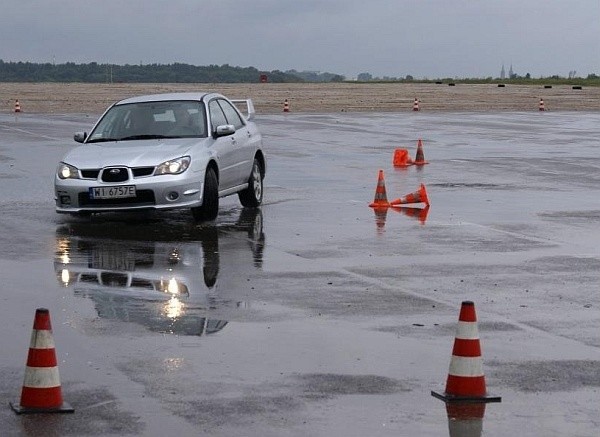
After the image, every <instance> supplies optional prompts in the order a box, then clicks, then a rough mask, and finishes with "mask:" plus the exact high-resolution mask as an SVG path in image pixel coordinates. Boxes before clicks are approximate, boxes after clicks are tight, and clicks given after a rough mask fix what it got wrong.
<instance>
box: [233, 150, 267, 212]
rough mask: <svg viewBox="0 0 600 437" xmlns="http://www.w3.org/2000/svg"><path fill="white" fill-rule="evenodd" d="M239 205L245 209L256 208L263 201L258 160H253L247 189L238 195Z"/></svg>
mask: <svg viewBox="0 0 600 437" xmlns="http://www.w3.org/2000/svg"><path fill="white" fill-rule="evenodd" d="M238 197H239V198H240V203H241V204H242V206H244V207H246V208H256V207H257V206H260V204H261V203H262V200H263V175H262V168H261V167H260V163H259V162H258V159H256V158H255V159H254V163H253V164H252V172H251V173H250V177H249V178H248V188H246V189H245V190H243V191H240V192H239V193H238Z"/></svg>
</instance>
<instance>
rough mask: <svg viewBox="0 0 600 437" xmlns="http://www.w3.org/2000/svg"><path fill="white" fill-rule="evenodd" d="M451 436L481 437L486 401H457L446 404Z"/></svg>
mask: <svg viewBox="0 0 600 437" xmlns="http://www.w3.org/2000/svg"><path fill="white" fill-rule="evenodd" d="M446 414H447V415H448V431H449V432H450V437H480V436H481V435H482V433H483V416H484V415H485V403H480V402H478V403H473V402H455V403H447V404H446Z"/></svg>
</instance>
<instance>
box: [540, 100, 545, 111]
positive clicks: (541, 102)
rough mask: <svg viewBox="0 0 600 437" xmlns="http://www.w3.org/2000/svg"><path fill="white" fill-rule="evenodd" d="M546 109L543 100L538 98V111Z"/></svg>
mask: <svg viewBox="0 0 600 437" xmlns="http://www.w3.org/2000/svg"><path fill="white" fill-rule="evenodd" d="M545 110H546V107H545V106H544V99H542V98H540V111H545Z"/></svg>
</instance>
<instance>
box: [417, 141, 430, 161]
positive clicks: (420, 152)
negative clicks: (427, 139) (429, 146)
mask: <svg viewBox="0 0 600 437" xmlns="http://www.w3.org/2000/svg"><path fill="white" fill-rule="evenodd" d="M414 164H415V165H424V164H429V162H427V161H425V154H424V153H423V141H421V139H420V138H419V141H417V154H416V155H415V161H414Z"/></svg>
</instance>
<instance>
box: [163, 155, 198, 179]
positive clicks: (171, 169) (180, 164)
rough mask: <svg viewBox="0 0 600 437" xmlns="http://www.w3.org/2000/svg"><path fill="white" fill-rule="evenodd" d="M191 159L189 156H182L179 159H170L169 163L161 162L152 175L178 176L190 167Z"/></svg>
mask: <svg viewBox="0 0 600 437" xmlns="http://www.w3.org/2000/svg"><path fill="white" fill-rule="evenodd" d="M190 161H191V158H190V157H189V156H182V157H181V158H177V159H172V160H170V161H166V162H163V163H162V164H160V165H159V166H158V167H156V170H155V171H154V175H155V176H157V175H161V174H180V173H183V172H184V171H186V170H187V168H188V167H189V166H190Z"/></svg>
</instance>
